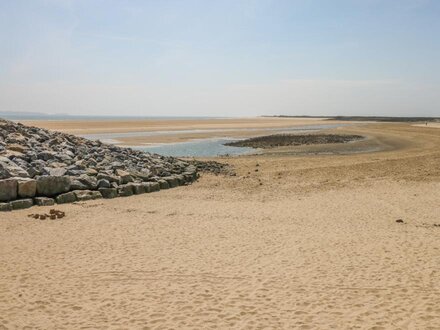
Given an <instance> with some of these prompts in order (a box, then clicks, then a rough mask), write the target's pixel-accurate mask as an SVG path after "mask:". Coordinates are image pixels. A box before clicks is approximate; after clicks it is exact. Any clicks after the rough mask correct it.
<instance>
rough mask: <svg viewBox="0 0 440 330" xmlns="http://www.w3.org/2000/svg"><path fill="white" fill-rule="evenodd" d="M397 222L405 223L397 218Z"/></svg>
mask: <svg viewBox="0 0 440 330" xmlns="http://www.w3.org/2000/svg"><path fill="white" fill-rule="evenodd" d="M396 222H397V223H405V222H404V221H403V220H402V219H397V220H396Z"/></svg>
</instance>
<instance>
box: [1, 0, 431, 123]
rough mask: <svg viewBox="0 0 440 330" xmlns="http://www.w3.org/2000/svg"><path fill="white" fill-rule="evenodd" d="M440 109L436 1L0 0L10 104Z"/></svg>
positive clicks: (4, 86) (43, 107)
mask: <svg viewBox="0 0 440 330" xmlns="http://www.w3.org/2000/svg"><path fill="white" fill-rule="evenodd" d="M8 110H9V111H38V112H48V113H70V114H93V115H107V114H108V115H145V116H152V115H212V116H222V115H225V116H231V115H262V114H291V115H301V114H307V115H333V114H345V115H350V114H359V115H437V116H440V1H438V0H431V1H430V0H345V1H343V0H332V1H330V0H325V1H324V0H320V1H318V0H290V1H281V0H279V1H277V0H260V1H258V0H247V1H238V0H235V1H226V0H224V1H220V0H218V1H206V0H204V1H184V0H181V1H166V0H162V1H129V0H127V1H122V0H120V1H109V0H84V1H82V0H78V1H75V0H29V1H20V0H0V111H8Z"/></svg>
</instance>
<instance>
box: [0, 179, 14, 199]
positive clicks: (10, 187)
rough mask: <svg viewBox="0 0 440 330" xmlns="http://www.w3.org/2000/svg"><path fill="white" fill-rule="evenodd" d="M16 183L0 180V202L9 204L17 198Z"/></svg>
mask: <svg viewBox="0 0 440 330" xmlns="http://www.w3.org/2000/svg"><path fill="white" fill-rule="evenodd" d="M17 191H18V183H17V180H16V179H6V180H0V202H9V201H11V200H14V199H16V198H17Z"/></svg>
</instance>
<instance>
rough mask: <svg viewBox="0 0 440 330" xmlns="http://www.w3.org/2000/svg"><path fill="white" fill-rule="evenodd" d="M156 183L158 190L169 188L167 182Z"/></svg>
mask: <svg viewBox="0 0 440 330" xmlns="http://www.w3.org/2000/svg"><path fill="white" fill-rule="evenodd" d="M157 182H158V183H159V186H160V189H169V188H170V185H169V183H168V181H167V180H163V179H162V180H159V181H157Z"/></svg>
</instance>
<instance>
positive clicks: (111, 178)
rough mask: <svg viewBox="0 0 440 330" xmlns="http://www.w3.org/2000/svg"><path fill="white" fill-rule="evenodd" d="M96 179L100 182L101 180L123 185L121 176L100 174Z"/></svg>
mask: <svg viewBox="0 0 440 330" xmlns="http://www.w3.org/2000/svg"><path fill="white" fill-rule="evenodd" d="M96 178H97V179H98V180H101V179H103V180H107V181H108V182H110V183H112V182H114V183H117V184H118V185H119V184H121V183H122V180H121V178H120V177H119V176H116V175H111V174H107V173H98V174H97V175H96Z"/></svg>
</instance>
